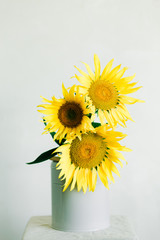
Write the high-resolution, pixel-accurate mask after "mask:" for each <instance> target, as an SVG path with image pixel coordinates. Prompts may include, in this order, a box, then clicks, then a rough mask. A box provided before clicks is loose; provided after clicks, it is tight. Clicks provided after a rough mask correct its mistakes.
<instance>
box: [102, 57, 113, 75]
mask: <svg viewBox="0 0 160 240" xmlns="http://www.w3.org/2000/svg"><path fill="white" fill-rule="evenodd" d="M113 61H114V59H112V60H111V61H110V62H109V63H108V64H107V65H106V66H105V68H104V70H103V72H102V75H101V79H102V80H106V78H107V76H108V74H109V71H110V70H111V68H112V64H113Z"/></svg>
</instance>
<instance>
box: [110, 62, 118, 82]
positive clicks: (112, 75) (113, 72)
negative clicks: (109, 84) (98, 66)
mask: <svg viewBox="0 0 160 240" xmlns="http://www.w3.org/2000/svg"><path fill="white" fill-rule="evenodd" d="M120 68H121V64H120V65H118V66H117V67H115V68H113V70H112V71H111V72H110V73H109V74H108V76H107V80H111V79H112V78H113V77H114V76H115V75H116V74H117V72H118V70H119V69H120Z"/></svg>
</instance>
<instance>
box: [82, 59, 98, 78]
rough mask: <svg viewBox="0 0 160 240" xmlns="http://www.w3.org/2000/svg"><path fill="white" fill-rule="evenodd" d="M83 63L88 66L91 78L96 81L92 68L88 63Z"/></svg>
mask: <svg viewBox="0 0 160 240" xmlns="http://www.w3.org/2000/svg"><path fill="white" fill-rule="evenodd" d="M82 63H83V64H84V65H85V66H86V69H87V71H88V73H89V75H90V77H91V78H92V80H94V79H95V75H94V73H93V72H92V70H91V68H90V66H89V65H88V64H87V63H85V62H82Z"/></svg>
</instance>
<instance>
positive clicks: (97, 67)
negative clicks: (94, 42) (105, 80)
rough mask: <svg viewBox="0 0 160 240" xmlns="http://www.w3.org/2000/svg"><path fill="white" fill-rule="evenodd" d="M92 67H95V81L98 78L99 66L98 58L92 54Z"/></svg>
mask: <svg viewBox="0 0 160 240" xmlns="http://www.w3.org/2000/svg"><path fill="white" fill-rule="evenodd" d="M94 66H95V80H97V79H99V77H100V72H101V65H100V61H99V58H98V56H97V55H96V54H94Z"/></svg>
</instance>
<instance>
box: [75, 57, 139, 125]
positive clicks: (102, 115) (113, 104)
mask: <svg viewBox="0 0 160 240" xmlns="http://www.w3.org/2000/svg"><path fill="white" fill-rule="evenodd" d="M84 64H85V66H86V69H87V71H88V73H85V72H83V71H82V70H80V69H79V68H77V67H76V69H77V70H78V71H79V72H80V74H81V75H82V76H77V75H76V74H75V77H76V79H77V80H78V81H79V82H80V83H81V84H82V85H83V86H82V87H81V91H82V92H83V94H85V95H86V96H87V98H88V99H89V100H90V101H91V102H92V105H93V106H94V110H95V111H97V112H98V116H99V119H100V122H101V124H105V122H106V121H107V123H108V124H109V125H110V126H111V127H112V128H115V127H116V126H117V124H119V125H121V126H123V127H125V126H126V121H127V120H128V119H129V120H131V121H133V119H132V117H131V116H130V114H129V112H128V110H127V108H126V106H125V104H134V103H136V102H143V101H141V100H139V99H136V98H133V97H129V96H127V94H130V93H133V92H136V91H137V90H138V89H140V88H141V87H134V86H135V85H136V84H137V82H134V83H130V82H131V81H132V80H133V79H134V77H135V75H133V76H129V77H123V74H124V73H125V71H126V70H127V67H124V68H123V69H121V70H120V67H121V65H118V66H117V67H115V68H113V69H112V70H111V68H112V64H113V59H112V60H111V61H110V62H109V63H108V64H107V65H106V67H105V68H104V70H103V72H102V74H101V66H100V60H99V58H98V56H97V55H96V54H95V55H94V66H95V73H93V72H92V70H91V68H90V67H89V65H88V64H86V63H84Z"/></svg>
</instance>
